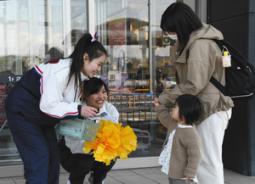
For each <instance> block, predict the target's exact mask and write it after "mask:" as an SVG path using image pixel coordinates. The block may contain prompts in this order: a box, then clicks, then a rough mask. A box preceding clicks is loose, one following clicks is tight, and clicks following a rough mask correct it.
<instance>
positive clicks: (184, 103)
mask: <svg viewBox="0 0 255 184" xmlns="http://www.w3.org/2000/svg"><path fill="white" fill-rule="evenodd" d="M175 103H176V104H177V105H178V106H179V116H180V117H184V118H185V123H186V124H188V125H192V124H193V123H194V122H196V121H198V119H199V118H200V116H201V113H202V104H201V102H200V100H199V99H198V97H196V96H194V95H190V94H184V95H180V96H178V98H177V99H176V101H175Z"/></svg>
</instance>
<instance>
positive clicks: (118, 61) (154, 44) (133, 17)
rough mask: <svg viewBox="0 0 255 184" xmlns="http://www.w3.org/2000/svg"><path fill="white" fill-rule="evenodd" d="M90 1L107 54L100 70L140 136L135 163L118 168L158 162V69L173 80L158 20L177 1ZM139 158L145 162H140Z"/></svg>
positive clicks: (123, 118)
mask: <svg viewBox="0 0 255 184" xmlns="http://www.w3.org/2000/svg"><path fill="white" fill-rule="evenodd" d="M90 2H91V3H94V4H93V5H92V6H91V7H94V11H91V14H89V16H95V19H94V21H95V22H94V23H93V24H94V28H93V30H94V31H96V32H97V34H98V36H99V40H100V41H101V42H102V43H103V44H104V45H105V46H106V47H107V49H108V52H109V59H108V62H107V63H106V64H105V65H104V66H103V68H102V73H101V76H102V77H103V79H104V80H105V81H106V82H107V83H108V85H109V88H110V92H111V94H110V99H109V100H110V101H111V102H112V103H113V104H115V106H116V107H117V109H118V110H119V112H120V122H121V123H123V124H128V125H130V126H131V127H133V128H134V130H135V133H136V135H137V137H138V148H137V150H136V151H135V152H134V153H132V154H131V155H130V157H132V159H136V161H134V162H133V161H132V162H130V159H129V161H127V162H128V164H124V166H120V167H121V168H122V167H125V168H126V167H143V166H150V165H155V164H156V165H157V159H155V158H157V156H158V155H159V153H160V151H161V147H162V144H163V142H164V139H165V135H166V129H165V128H163V127H162V126H161V125H160V124H159V122H158V120H157V118H156V113H155V110H154V107H153V104H152V101H153V98H154V96H155V94H156V93H155V92H156V88H157V86H156V85H157V84H158V83H157V82H158V81H157V80H156V79H157V78H156V71H159V72H160V76H161V75H163V74H164V75H165V76H167V77H169V78H170V79H171V80H174V78H173V74H174V71H173V68H172V65H171V60H170V48H169V46H168V45H162V32H161V29H160V27H159V24H160V18H161V14H162V13H163V11H164V10H165V8H166V7H167V6H169V5H170V3H172V2H174V1H165V0H157V1H153V0H140V1H137V0H111V1H105V0H95V1H90ZM162 70H163V71H162ZM158 75H159V74H158V73H157V76H158ZM160 80H161V79H160ZM162 82H163V79H162ZM173 84H174V82H173ZM146 158H149V159H146ZM132 159H131V160H132ZM137 159H138V160H139V161H141V164H138V165H137ZM144 159H145V160H144ZM124 162H125V161H124ZM145 162H146V164H145ZM118 163H120V162H118ZM121 163H123V162H121ZM132 163H133V164H132ZM148 163H149V165H148ZM131 165H132V166H131ZM117 167H118V166H117Z"/></svg>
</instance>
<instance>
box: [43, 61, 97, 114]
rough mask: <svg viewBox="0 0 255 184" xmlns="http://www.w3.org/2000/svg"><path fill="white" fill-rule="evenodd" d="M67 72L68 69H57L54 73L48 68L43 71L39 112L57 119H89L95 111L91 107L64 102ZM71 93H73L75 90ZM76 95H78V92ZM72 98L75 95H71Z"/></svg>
mask: <svg viewBox="0 0 255 184" xmlns="http://www.w3.org/2000/svg"><path fill="white" fill-rule="evenodd" d="M52 67H56V66H52ZM68 71H69V70H68V69H66V68H63V70H61V69H58V71H57V72H56V68H55V69H54V68H50V67H48V68H46V69H45V70H44V71H43V73H42V78H41V86H40V90H41V99H40V109H41V111H42V112H44V113H45V114H47V115H49V116H51V117H54V118H58V119H63V118H75V117H78V118H81V117H91V116H93V115H95V114H96V111H97V110H96V109H95V108H93V107H89V106H84V105H83V106H81V105H79V102H77V101H74V102H73V101H72V102H68V101H66V99H65V97H64V91H65V89H66V88H67V81H68ZM71 92H72V93H75V89H73V90H72V91H71ZM76 95H79V92H78V91H77V94H76ZM73 96H75V95H74V94H73Z"/></svg>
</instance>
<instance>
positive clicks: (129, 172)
mask: <svg viewBox="0 0 255 184" xmlns="http://www.w3.org/2000/svg"><path fill="white" fill-rule="evenodd" d="M67 177H68V175H67V174H66V173H62V174H61V176H60V184H66V180H67ZM0 184H25V181H24V179H23V178H22V177H8V178H0ZM84 184H87V182H85V183H84ZM105 184H168V180H167V177H166V176H165V175H163V174H162V173H161V172H160V168H159V167H153V168H143V169H125V170H112V171H111V172H110V173H109V175H108V177H107V179H106V181H105ZM225 184H255V177H249V176H244V175H240V174H237V173H235V172H232V171H229V170H225Z"/></svg>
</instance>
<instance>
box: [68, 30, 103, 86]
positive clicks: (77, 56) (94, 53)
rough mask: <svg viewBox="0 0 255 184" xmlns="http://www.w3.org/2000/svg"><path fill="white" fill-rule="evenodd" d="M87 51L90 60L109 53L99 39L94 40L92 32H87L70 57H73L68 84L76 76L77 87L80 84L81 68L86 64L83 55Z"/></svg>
mask: <svg viewBox="0 0 255 184" xmlns="http://www.w3.org/2000/svg"><path fill="white" fill-rule="evenodd" d="M85 53H86V54H88V57H89V60H90V61H91V60H93V59H95V58H99V57H101V56H103V55H107V51H106V49H105V48H104V46H103V45H102V44H101V43H100V42H99V41H97V40H93V41H92V36H91V34H89V33H85V34H84V35H83V36H82V37H81V38H80V40H79V41H78V42H77V44H76V45H75V48H74V51H73V53H72V54H71V55H70V56H69V57H68V58H71V59H72V64H71V68H70V73H69V77H68V83H67V85H68V84H69V82H70V80H71V78H72V77H73V76H74V79H75V86H76V87H77V88H78V87H79V86H80V84H81V68H82V67H83V65H84V62H83V56H84V54H85Z"/></svg>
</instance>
